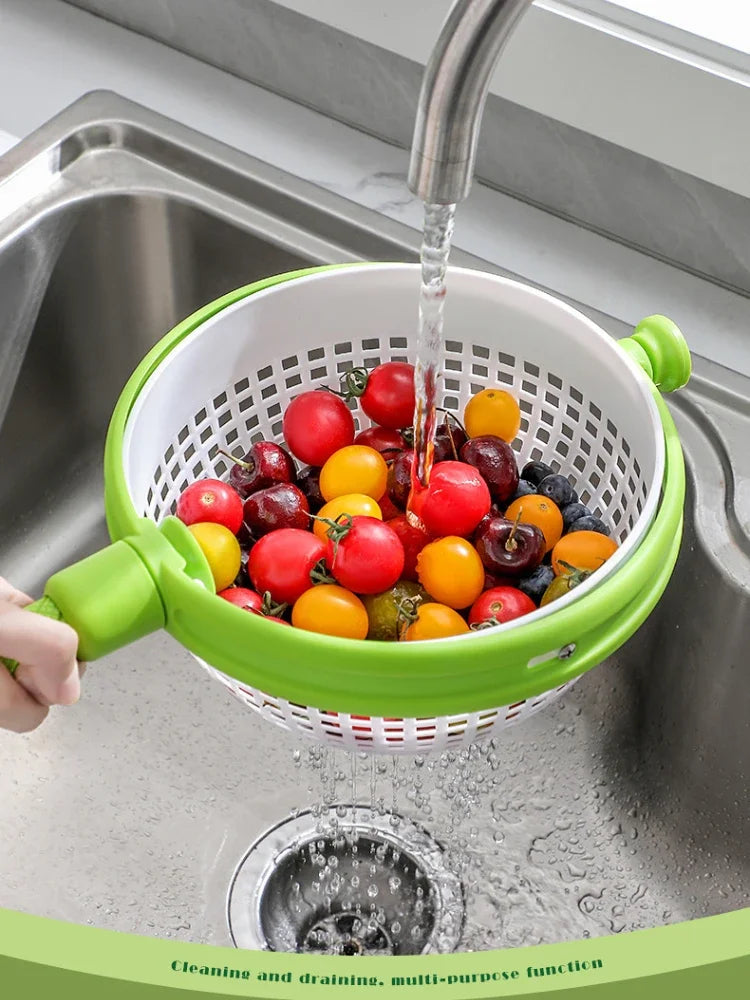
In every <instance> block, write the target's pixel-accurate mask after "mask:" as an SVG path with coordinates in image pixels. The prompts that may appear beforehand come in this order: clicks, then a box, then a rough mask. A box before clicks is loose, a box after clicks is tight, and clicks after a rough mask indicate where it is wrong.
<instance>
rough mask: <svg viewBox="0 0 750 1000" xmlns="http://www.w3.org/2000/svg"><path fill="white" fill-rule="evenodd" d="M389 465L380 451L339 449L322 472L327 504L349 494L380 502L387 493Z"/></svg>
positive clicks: (363, 447)
mask: <svg viewBox="0 0 750 1000" xmlns="http://www.w3.org/2000/svg"><path fill="white" fill-rule="evenodd" d="M387 481H388V466H387V465H386V462H385V459H384V458H383V456H382V455H381V454H380V452H379V451H375V449H374V448H368V447H367V445H363V444H350V445H348V446H347V447H346V448H339V450H338V451H335V452H334V453H333V455H331V457H330V458H329V459H328V461H327V462H326V463H325V465H324V466H323V468H322V469H321V470H320V492H321V493H322V494H323V498H324V499H325V500H326V501H329V500H335V499H336V497H341V496H344V495H345V494H347V493H364V494H366V495H367V496H368V497H372V499H373V500H379V499H380V498H381V497H382V495H383V494H384V493H385V487H386V483H387Z"/></svg>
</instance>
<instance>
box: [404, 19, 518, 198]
mask: <svg viewBox="0 0 750 1000" xmlns="http://www.w3.org/2000/svg"><path fill="white" fill-rule="evenodd" d="M531 2H532V0H456V2H455V3H454V4H453V6H452V7H451V9H450V11H449V13H448V17H447V18H446V21H445V24H444V25H443V28H442V30H441V32H440V36H439V38H438V40H437V42H436V44H435V48H434V49H433V51H432V55H431V56H430V59H429V62H428V63H427V68H426V70H425V74H424V78H423V80H422V90H421V92H420V95H419V104H418V107H417V120H416V124H415V127H414V139H413V142H412V150H411V162H410V164H409V179H408V183H409V189H410V190H411V192H412V193H413V194H415V195H417V196H418V197H419V198H421V199H422V201H424V202H426V203H431V204H438V205H453V204H456V203H457V202H459V201H462V200H463V199H464V198H465V197H466V196H467V195H468V193H469V190H470V188H471V181H472V177H473V174H474V160H475V157H476V147H477V137H478V135H479V126H480V124H481V120H482V112H483V110H484V102H485V100H486V98H487V91H488V89H489V85H490V77H491V76H492V71H493V70H494V68H495V66H496V65H497V61H498V59H499V58H500V53H501V52H502V50H503V47H504V45H505V43H506V41H507V40H508V38H509V37H510V35H511V34H512V32H513V29H514V28H515V27H516V25H517V24H518V22H519V21H520V19H521V17H522V15H523V14H524V12H525V11H526V10H527V9H528V8H529V7H530V6H531Z"/></svg>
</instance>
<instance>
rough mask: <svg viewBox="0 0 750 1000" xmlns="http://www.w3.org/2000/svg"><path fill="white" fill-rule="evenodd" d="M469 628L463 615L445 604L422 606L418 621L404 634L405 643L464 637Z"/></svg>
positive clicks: (418, 612)
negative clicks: (457, 636) (454, 636)
mask: <svg viewBox="0 0 750 1000" xmlns="http://www.w3.org/2000/svg"><path fill="white" fill-rule="evenodd" d="M468 631H469V626H468V625H467V624H466V622H465V621H464V620H463V618H462V617H461V615H460V614H459V613H458V612H457V611H454V610H453V608H449V607H447V606H446V605H445V604H421V605H420V606H419V607H418V608H417V620H416V621H415V622H412V624H411V625H410V626H409V627H408V628H407V630H406V631H405V632H404V636H403V641H404V642H418V641H419V640H420V639H447V638H448V637H449V636H452V635H464V634H465V633H466V632H468Z"/></svg>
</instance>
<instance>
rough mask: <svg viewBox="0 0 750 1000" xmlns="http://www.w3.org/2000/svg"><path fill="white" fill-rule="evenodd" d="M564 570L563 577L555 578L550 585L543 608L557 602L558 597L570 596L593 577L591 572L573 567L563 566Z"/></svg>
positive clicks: (541, 604) (544, 597) (545, 593)
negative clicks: (572, 591) (571, 592)
mask: <svg viewBox="0 0 750 1000" xmlns="http://www.w3.org/2000/svg"><path fill="white" fill-rule="evenodd" d="M562 569H563V573H562V575H561V576H554V577H553V578H552V581H551V583H550V585H549V586H548V587H547V589H546V590H545V591H544V594H543V595H542V600H541V603H540V607H542V608H543V607H544V606H545V605H547V604H550V603H551V602H552V601H556V600H557V599H558V597H564V596H565V594H569V593H570V591H571V590H575V588H576V587H578V586H579V585H580V584H582V583H583V581H584V580H587V579H588V578H589V577H590V576H591V570H587V569H584V570H579V569H573V568H572V567H571V568H570V569H569V568H568V567H567V566H563V567H562Z"/></svg>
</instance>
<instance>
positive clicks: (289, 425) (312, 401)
mask: <svg viewBox="0 0 750 1000" xmlns="http://www.w3.org/2000/svg"><path fill="white" fill-rule="evenodd" d="M283 429H284V438H285V439H286V443H287V444H288V445H289V450H290V451H291V452H292V454H293V455H295V456H296V457H297V458H298V459H299V460H300V462H305V463H306V464H307V465H323V463H324V462H325V461H326V460H327V459H328V458H330V456H331V455H332V454H333V453H334V451H338V450H339V448H345V447H346V446H347V445H350V444H351V443H352V441H353V440H354V417H353V416H352V413H351V410H350V409H349V407H348V406H347V405H346V403H345V402H344V401H343V399H341V398H340V397H339V396H335V395H334V394H333V393H332V392H323V391H321V390H310V391H309V392H303V393H300V395H299V396H296V397H295V398H294V399H293V400H292V401H291V403H290V404H289V406H288V407H287V408H286V411H285V413H284V420H283Z"/></svg>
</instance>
